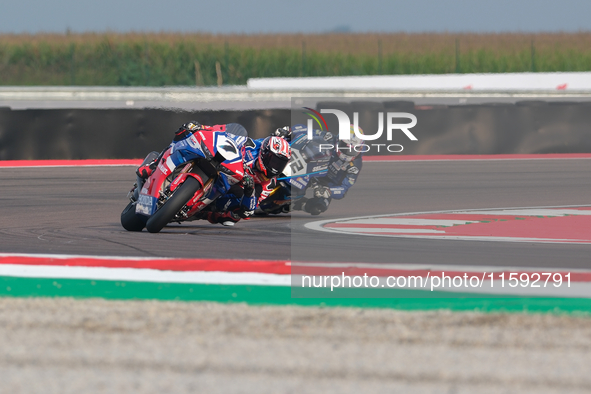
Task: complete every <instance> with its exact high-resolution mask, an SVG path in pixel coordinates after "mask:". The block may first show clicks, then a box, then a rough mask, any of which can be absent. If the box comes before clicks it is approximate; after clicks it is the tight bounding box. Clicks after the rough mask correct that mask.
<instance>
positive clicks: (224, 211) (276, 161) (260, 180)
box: [207, 136, 291, 226]
mask: <svg viewBox="0 0 591 394" xmlns="http://www.w3.org/2000/svg"><path fill="white" fill-rule="evenodd" d="M243 156H244V170H245V171H244V172H245V174H248V175H249V176H250V179H251V180H252V182H251V183H249V184H245V185H244V188H243V190H244V193H243V195H241V192H240V190H232V189H230V190H229V192H228V193H226V194H225V195H223V196H221V197H219V198H217V199H216V201H215V211H214V212H209V213H208V214H207V220H208V221H209V222H210V223H220V224H223V225H224V226H233V225H234V224H235V223H236V222H238V221H239V220H240V219H244V218H247V217H248V216H251V215H252V214H253V213H254V210H255V209H256V207H257V206H258V204H259V202H260V201H263V200H264V199H265V198H267V197H269V195H270V194H271V192H272V191H273V189H275V186H276V178H277V176H279V174H281V172H282V171H283V169H284V168H285V166H286V165H287V163H288V162H289V158H290V157H291V149H290V147H289V143H288V142H287V141H286V140H285V139H283V138H281V137H278V136H270V137H267V138H264V139H258V140H252V139H250V138H249V139H248V140H247V141H246V143H244V154H243ZM251 191H252V193H251Z"/></svg>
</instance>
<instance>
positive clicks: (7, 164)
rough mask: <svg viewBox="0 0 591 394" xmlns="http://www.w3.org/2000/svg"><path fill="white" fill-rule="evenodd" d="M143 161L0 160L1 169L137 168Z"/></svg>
mask: <svg viewBox="0 0 591 394" xmlns="http://www.w3.org/2000/svg"><path fill="white" fill-rule="evenodd" d="M140 164H142V159H89V160H0V168H27V167H123V166H134V167H137V166H139V165H140Z"/></svg>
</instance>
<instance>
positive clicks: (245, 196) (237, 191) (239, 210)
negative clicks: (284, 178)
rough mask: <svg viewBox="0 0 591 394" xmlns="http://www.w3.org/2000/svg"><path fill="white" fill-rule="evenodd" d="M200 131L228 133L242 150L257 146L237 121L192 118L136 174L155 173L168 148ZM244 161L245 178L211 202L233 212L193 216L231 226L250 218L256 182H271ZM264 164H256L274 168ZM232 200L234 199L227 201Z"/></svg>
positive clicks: (253, 204) (252, 155) (140, 175)
mask: <svg viewBox="0 0 591 394" xmlns="http://www.w3.org/2000/svg"><path fill="white" fill-rule="evenodd" d="M201 130H204V131H222V132H225V133H226V135H227V136H228V138H231V139H232V140H233V141H234V142H236V145H237V146H238V147H241V148H242V149H243V151H244V150H246V152H250V151H251V150H252V149H254V148H255V147H256V146H257V145H256V143H254V142H253V141H252V140H251V139H250V138H249V137H248V132H247V131H246V129H245V128H244V127H243V126H241V125H239V124H237V123H229V124H225V125H213V126H207V125H202V124H200V123H199V122H197V121H190V122H188V123H185V124H183V125H182V126H181V127H179V129H178V130H177V131H176V132H175V136H174V138H173V140H172V142H171V144H170V145H169V146H168V147H166V148H165V149H164V150H163V151H162V152H161V153H160V155H158V157H157V158H156V159H154V160H152V161H150V162H148V163H146V164H144V165H141V166H140V167H139V168H138V169H137V170H136V174H137V175H138V176H139V177H140V178H143V179H147V178H148V177H149V176H150V175H151V174H152V173H153V172H154V170H155V169H156V167H157V166H158V165H159V163H160V161H161V159H162V156H163V155H164V153H165V152H166V151H167V150H168V149H170V148H172V147H174V146H175V145H176V144H179V143H181V142H182V141H184V140H186V139H187V138H189V137H191V135H192V134H193V133H197V132H199V131H201ZM285 145H286V146H287V149H288V150H289V144H287V142H285ZM257 149H258V150H257V152H256V153H250V154H249V155H248V157H249V158H250V159H252V157H254V155H258V151H259V150H260V147H259V148H257ZM265 152H266V151H265ZM288 153H289V151H288ZM154 155H156V153H154ZM259 156H260V155H258V156H256V157H259ZM243 157H245V158H246V157H247V156H245V155H244V152H243ZM288 160H289V155H287V158H286V159H285V163H287V161H288ZM244 164H245V174H244V177H243V178H242V181H241V182H240V183H238V184H236V185H233V186H231V187H230V189H229V190H228V192H227V193H226V194H224V195H223V196H221V197H220V198H218V199H216V201H215V202H214V203H213V204H212V205H214V204H216V203H217V206H220V203H218V200H220V199H221V200H223V204H222V206H224V205H225V208H224V209H223V210H224V211H227V210H228V209H230V210H231V211H230V212H227V213H228V215H227V217H225V216H220V215H217V216H216V215H214V212H199V213H198V215H196V217H194V218H193V219H208V220H209V221H210V222H211V223H222V222H227V221H231V222H232V225H233V224H234V222H237V221H238V220H240V219H241V218H245V217H248V216H250V215H251V214H252V212H253V211H254V209H255V208H256V201H255V194H254V193H255V185H256V183H255V182H258V183H259V184H261V185H262V186H263V187H268V185H266V184H265V183H263V182H261V179H262V178H261V175H260V174H259V172H258V171H256V170H252V169H251V170H248V171H247V166H246V164H247V163H244ZM264 164H266V167H263V162H261V164H259V165H257V168H259V166H260V167H261V168H265V169H266V168H267V167H269V168H270V167H271V166H270V165H269V163H267V162H265V163H264ZM251 167H252V166H251ZM253 168H254V167H253ZM282 170H283V167H281V168H280V170H279V172H281V171H282ZM265 173H266V172H265ZM271 190H272V189H271ZM230 197H231V198H230ZM229 199H230V200H231V201H228V200H229ZM253 207H254V208H253ZM203 216H205V217H203Z"/></svg>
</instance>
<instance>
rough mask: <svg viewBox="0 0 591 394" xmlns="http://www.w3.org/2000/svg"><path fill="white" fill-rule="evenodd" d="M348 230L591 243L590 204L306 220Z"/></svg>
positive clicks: (337, 230) (407, 235)
mask: <svg viewBox="0 0 591 394" xmlns="http://www.w3.org/2000/svg"><path fill="white" fill-rule="evenodd" d="M305 227H307V228H308V229H311V230H317V231H324V232H331V233H336V234H343V235H350V236H378V237H397V238H421V239H439V240H462V241H497V242H499V241H501V242H536V243H568V244H591V206H563V207H530V208H500V209H478V210H458V211H432V212H413V213H401V214H390V215H378V216H364V217H353V218H344V219H336V220H335V219H331V220H321V221H316V222H311V223H307V224H306V225H305Z"/></svg>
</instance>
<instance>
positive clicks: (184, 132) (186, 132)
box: [173, 120, 203, 142]
mask: <svg viewBox="0 0 591 394" xmlns="http://www.w3.org/2000/svg"><path fill="white" fill-rule="evenodd" d="M201 129H203V126H202V125H201V123H199V122H197V121H194V120H192V121H190V122H189V123H185V124H184V125H182V126H181V127H179V129H178V130H177V131H176V132H175V133H174V139H173V141H174V142H178V141H180V140H184V139H185V138H187V137H189V136H190V135H191V134H193V133H194V132H196V131H198V130H201Z"/></svg>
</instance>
